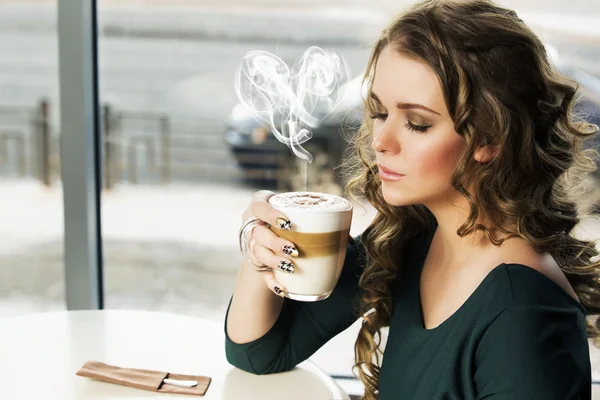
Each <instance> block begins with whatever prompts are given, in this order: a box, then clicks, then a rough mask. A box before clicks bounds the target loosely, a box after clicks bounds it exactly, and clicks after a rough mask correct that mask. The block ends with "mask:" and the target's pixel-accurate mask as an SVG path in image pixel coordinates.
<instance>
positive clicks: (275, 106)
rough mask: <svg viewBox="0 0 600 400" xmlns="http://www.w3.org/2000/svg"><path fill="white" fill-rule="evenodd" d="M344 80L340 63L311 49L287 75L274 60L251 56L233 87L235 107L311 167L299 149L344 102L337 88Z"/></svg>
mask: <svg viewBox="0 0 600 400" xmlns="http://www.w3.org/2000/svg"><path fill="white" fill-rule="evenodd" d="M349 79H350V68H349V67H348V65H347V63H346V62H345V60H344V59H343V58H341V57H339V56H338V55H337V54H335V53H332V52H327V51H325V50H323V49H321V48H319V47H316V46H312V47H310V48H308V49H307V50H306V51H305V52H304V55H303V56H302V58H301V59H300V60H298V61H296V63H295V64H294V65H293V66H292V68H291V70H290V68H289V67H288V65H287V64H286V63H285V62H283V60H281V58H279V57H277V56H276V55H274V54H271V53H269V52H266V51H261V50H253V51H250V52H248V53H247V54H246V55H245V56H244V57H242V63H241V65H240V67H239V69H238V71H237V74H236V77H235V82H234V85H235V91H236V94H237V96H238V99H239V100H240V102H241V103H242V104H243V105H244V106H245V107H246V108H247V109H248V110H250V111H251V112H252V113H253V114H254V115H255V117H257V118H258V120H262V121H264V122H266V123H267V124H269V126H270V127H271V131H272V133H273V134H274V135H275V137H276V138H277V140H279V141H280V142H281V143H284V144H285V145H287V146H288V147H289V149H290V150H291V151H292V153H293V154H294V155H295V156H296V157H299V158H300V159H302V160H305V161H307V162H309V163H311V162H312V160H313V157H312V155H311V154H310V153H309V152H308V151H307V150H306V149H304V148H303V147H302V144H303V143H306V142H307V141H308V140H310V139H311V138H312V132H311V131H310V129H311V128H316V127H317V126H318V125H319V124H320V123H321V121H322V120H323V119H325V118H326V117H327V116H328V115H329V114H330V113H331V112H332V111H333V110H334V109H335V108H336V107H337V106H338V104H339V103H340V102H341V101H342V100H343V98H344V96H345V93H342V89H341V88H342V85H344V84H345V83H347V82H348V80H349ZM344 92H345V91H344Z"/></svg>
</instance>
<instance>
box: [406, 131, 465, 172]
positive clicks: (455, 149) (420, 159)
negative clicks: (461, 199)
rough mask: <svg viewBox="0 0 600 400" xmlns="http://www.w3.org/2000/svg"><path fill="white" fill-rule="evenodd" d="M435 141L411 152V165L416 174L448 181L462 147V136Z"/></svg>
mask: <svg viewBox="0 0 600 400" xmlns="http://www.w3.org/2000/svg"><path fill="white" fill-rule="evenodd" d="M456 136H457V138H458V139H455V138H452V140H443V141H436V142H432V143H429V144H427V145H426V146H422V147H420V148H419V149H418V151H416V152H414V153H413V157H411V158H412V161H413V165H415V166H419V171H417V172H418V174H419V175H420V177H422V178H424V179H429V180H432V181H438V182H439V181H449V179H450V177H451V176H452V172H453V171H454V168H455V167H456V164H457V163H458V160H459V159H460V156H461V154H462V152H463V149H464V144H463V141H462V138H461V137H460V136H458V134H456Z"/></svg>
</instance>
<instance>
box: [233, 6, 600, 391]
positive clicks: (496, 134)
mask: <svg viewBox="0 0 600 400" xmlns="http://www.w3.org/2000/svg"><path fill="white" fill-rule="evenodd" d="M365 80H366V83H367V84H368V88H369V90H368V97H367V99H366V104H365V118H364V122H363V125H362V127H361V129H360V131H359V132H358V134H357V136H356V138H355V141H354V144H355V146H354V147H355V154H354V160H353V161H352V160H350V162H349V165H351V166H352V165H353V166H354V167H355V168H354V171H355V172H354V175H353V178H352V179H350V180H349V184H348V189H349V192H350V193H354V194H358V195H360V196H362V197H364V198H366V199H367V200H368V201H369V202H370V203H371V204H372V205H373V206H374V207H375V208H376V209H377V211H378V214H377V216H376V218H375V220H374V221H373V223H372V224H371V225H370V226H369V227H368V229H367V230H366V231H365V232H364V233H363V234H362V235H361V236H360V237H358V238H355V240H353V241H352V242H351V243H350V245H349V246H348V253H347V257H346V261H345V265H344V270H343V272H342V276H341V278H340V280H339V282H338V284H337V286H336V288H335V290H334V292H333V293H332V295H331V297H329V298H328V299H327V300H324V301H320V302H315V303H300V302H294V301H291V300H288V299H284V298H282V297H281V296H277V295H275V294H278V295H279V294H281V293H282V292H283V291H285V288H284V287H283V286H282V285H280V284H279V283H278V282H276V281H275V279H274V277H273V274H272V273H269V272H257V266H259V267H260V266H267V267H271V268H278V266H279V264H280V262H281V261H286V262H289V263H292V264H293V258H294V257H293V255H295V254H296V253H295V252H294V251H293V250H294V247H293V246H294V244H293V243H290V242H288V241H285V240H283V239H281V238H279V237H277V236H276V235H275V234H274V233H272V232H271V231H270V230H269V229H268V228H267V227H266V226H263V225H264V224H278V223H280V222H281V221H282V220H286V216H285V215H281V214H279V213H278V212H277V211H275V210H274V209H272V208H270V207H269V205H268V198H269V196H270V195H272V193H271V192H265V191H261V192H258V193H257V194H256V195H255V196H254V199H253V201H252V203H251V204H250V206H249V207H248V209H247V211H246V212H245V214H244V215H243V220H244V222H246V221H248V220H250V221H253V223H254V225H257V226H256V227H255V228H253V229H251V231H250V234H249V235H248V238H249V245H250V246H249V247H250V251H249V257H250V258H249V261H251V262H244V264H243V266H242V267H241V269H240V273H239V277H238V281H237V285H236V287H235V292H234V295H233V297H232V300H231V303H230V306H229V309H228V315H227V320H226V327H225V330H226V333H227V341H226V351H227V355H228V359H229V362H230V363H231V364H233V365H235V366H237V367H239V368H241V369H244V370H246V371H250V372H252V373H256V374H266V373H274V372H279V371H285V370H289V369H291V368H293V367H294V366H295V365H296V364H298V363H299V362H301V361H303V360H305V359H307V358H308V357H310V356H311V355H312V354H313V353H314V352H315V351H316V350H318V349H319V348H320V347H321V346H322V345H323V344H325V343H326V342H327V341H328V340H329V339H331V338H332V337H334V336H335V335H336V334H338V333H339V332H341V331H342V330H344V329H346V328H347V327H348V326H350V325H351V324H352V323H353V322H354V321H356V319H358V318H361V317H362V318H363V324H362V328H361V330H360V333H359V336H358V338H357V341H356V346H355V356H356V366H355V367H356V371H357V374H358V375H359V377H360V379H361V380H362V381H363V383H364V385H365V395H364V399H368V400H370V399H381V400H387V399H390V400H391V399H411V400H415V399H423V400H433V399H436V400H437V399H457V400H458V399H460V400H470V399H473V400H475V399H488V400H493V399H494V400H495V399H498V400H500V399H502V400H526V399H527V400H535V399H540V400H541V399H544V400H549V399H556V400H565V399H590V398H591V368H590V357H589V347H588V341H587V335H586V315H589V314H591V313H592V312H593V313H597V311H598V307H599V306H598V305H599V304H600V302H599V301H598V300H599V296H598V287H599V285H598V283H597V281H596V279H597V278H598V276H599V275H598V267H599V264H598V260H597V257H596V256H598V252H597V250H596V248H595V245H594V242H588V241H584V240H578V239H576V238H574V237H573V236H572V234H571V231H572V229H573V227H574V226H575V225H576V224H577V223H578V222H579V221H580V218H581V217H582V216H581V215H578V210H577V207H576V204H575V201H574V197H575V196H577V195H579V194H580V192H578V190H579V189H578V184H579V183H581V182H582V179H581V178H582V177H583V176H584V175H585V173H587V172H590V171H591V170H593V169H594V168H595V164H594V159H593V156H596V155H597V154H596V153H594V152H593V151H588V150H583V141H584V140H585V139H586V137H589V136H591V135H593V134H595V133H596V132H597V130H598V128H597V127H596V126H593V125H589V124H586V123H585V122H583V121H579V120H577V118H576V116H575V115H573V111H572V108H573V105H574V102H575V101H576V100H575V95H576V85H575V84H574V83H572V82H569V81H568V80H566V79H565V78H564V77H562V76H560V75H559V74H558V73H557V72H556V70H555V69H554V68H553V66H552V65H551V63H550V62H549V60H548V57H547V54H546V51H545V48H544V46H543V44H542V43H541V42H540V40H539V39H538V38H537V37H536V35H534V34H533V33H532V31H531V30H530V29H528V28H527V26H526V25H525V24H524V23H523V21H521V20H520V19H519V18H518V17H517V15H516V14H515V13H514V12H513V11H510V10H507V9H504V8H501V7H499V6H497V5H495V4H494V3H492V2H489V1H485V0H472V1H460V2H454V1H452V2H451V1H437V0H433V1H425V2H422V3H419V4H417V5H415V6H414V7H412V8H411V9H409V10H407V11H406V12H405V13H404V14H402V15H401V16H399V17H398V18H397V19H395V20H394V21H393V22H392V23H391V24H390V25H389V27H387V29H385V30H384V31H383V33H382V34H381V37H380V38H379V39H378V40H377V42H376V44H375V46H374V50H373V53H372V56H371V59H370V62H369V65H368V68H367V73H366V75H365ZM289 222H290V223H291V226H292V229H293V225H294V221H289ZM288 225H289V224H288ZM286 246H287V247H286ZM253 264H254V265H253ZM258 270H259V271H264V270H265V268H258ZM265 282H266V285H265ZM385 326H389V336H388V340H387V344H386V347H385V353H384V354H381V350H380V349H379V343H380V335H379V334H380V328H382V327H385ZM588 333H589V334H590V335H592V334H594V332H592V330H590V332H588ZM382 355H383V358H382V357H381V356H382Z"/></svg>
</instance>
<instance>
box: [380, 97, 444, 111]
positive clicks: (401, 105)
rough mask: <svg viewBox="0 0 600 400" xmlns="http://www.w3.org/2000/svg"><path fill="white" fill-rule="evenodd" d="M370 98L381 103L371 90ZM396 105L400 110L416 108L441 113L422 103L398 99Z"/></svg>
mask: <svg viewBox="0 0 600 400" xmlns="http://www.w3.org/2000/svg"><path fill="white" fill-rule="evenodd" d="M371 98H372V99H373V100H375V101H376V102H378V103H379V104H383V103H382V102H381V100H379V97H378V96H377V95H376V94H375V93H373V92H371ZM396 107H397V108H399V109H401V110H410V109H413V108H416V109H419V110H425V111H429V112H432V113H434V114H437V115H442V114H440V113H439V112H437V111H433V110H432V109H431V108H428V107H425V106H424V105H423V104H417V103H403V102H401V101H399V102H397V103H396Z"/></svg>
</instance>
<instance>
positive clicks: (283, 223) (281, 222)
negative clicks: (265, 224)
mask: <svg viewBox="0 0 600 400" xmlns="http://www.w3.org/2000/svg"><path fill="white" fill-rule="evenodd" d="M275 223H276V224H277V227H278V228H279V229H285V230H286V231H290V230H292V223H291V222H290V221H288V220H287V219H285V218H283V217H279V218H277V219H276V220H275Z"/></svg>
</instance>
